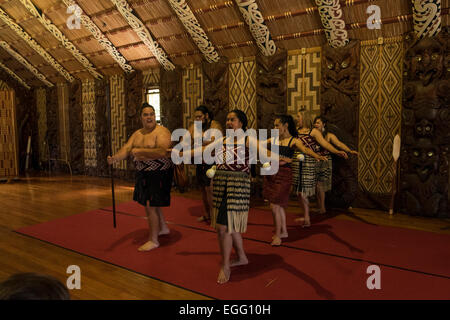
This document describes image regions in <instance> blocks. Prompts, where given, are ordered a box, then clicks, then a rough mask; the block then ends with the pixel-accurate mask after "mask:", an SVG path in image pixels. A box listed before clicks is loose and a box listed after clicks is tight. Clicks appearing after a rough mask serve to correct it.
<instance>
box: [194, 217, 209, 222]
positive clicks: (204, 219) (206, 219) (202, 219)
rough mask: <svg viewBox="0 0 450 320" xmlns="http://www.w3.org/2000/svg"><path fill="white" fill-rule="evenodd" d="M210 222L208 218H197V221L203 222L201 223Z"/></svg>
mask: <svg viewBox="0 0 450 320" xmlns="http://www.w3.org/2000/svg"><path fill="white" fill-rule="evenodd" d="M209 220H211V219H210V218H209V217H205V216H201V217H198V218H197V221H199V222H203V221H209Z"/></svg>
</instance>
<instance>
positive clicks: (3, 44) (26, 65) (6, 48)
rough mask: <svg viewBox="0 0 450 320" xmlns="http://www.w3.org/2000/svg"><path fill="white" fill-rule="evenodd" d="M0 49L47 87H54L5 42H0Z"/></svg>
mask: <svg viewBox="0 0 450 320" xmlns="http://www.w3.org/2000/svg"><path fill="white" fill-rule="evenodd" d="M0 47H2V48H3V49H5V50H6V51H7V52H8V53H9V54H10V55H11V56H13V57H14V58H16V60H17V61H19V62H20V63H21V64H23V65H24V67H25V68H27V69H28V70H29V71H31V72H32V73H33V74H34V75H35V76H36V77H37V78H38V79H39V80H41V81H42V82H43V83H45V84H46V85H47V87H49V88H51V87H53V86H54V84H53V83H51V82H50V81H48V80H47V78H46V77H45V76H44V75H43V74H42V73H40V72H39V71H38V70H37V69H36V68H35V67H33V66H32V65H31V64H30V63H29V62H28V61H27V60H26V59H25V58H24V57H22V56H21V55H20V54H19V53H17V52H16V51H15V50H14V49H13V48H11V46H10V45H9V44H7V43H6V42H5V41H0Z"/></svg>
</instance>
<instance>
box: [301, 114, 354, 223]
mask: <svg viewBox="0 0 450 320" xmlns="http://www.w3.org/2000/svg"><path fill="white" fill-rule="evenodd" d="M297 117H298V129H297V131H298V135H299V139H300V140H301V141H302V142H303V144H304V145H305V146H306V147H307V148H309V149H311V150H312V151H314V152H315V153H319V152H320V146H322V147H323V148H325V149H326V150H328V151H330V152H332V153H334V154H337V155H338V156H340V157H343V158H345V159H347V158H348V156H347V154H346V153H345V151H339V150H337V149H336V148H335V147H333V146H332V145H331V144H330V143H329V142H327V141H326V140H325V139H324V138H323V136H322V133H321V132H320V131H319V130H317V129H315V128H312V129H308V128H306V127H305V126H304V121H303V113H302V112H298V113H297ZM294 157H295V155H294ZM293 161H296V159H295V158H294V159H293ZM297 161H298V160H297ZM299 167H300V165H299ZM326 167H327V164H326V163H325V161H320V162H317V161H315V159H313V158H312V157H311V156H309V155H305V160H304V161H303V162H302V164H301V170H299V171H298V173H299V175H298V177H297V179H294V181H295V182H296V183H297V184H296V185H294V190H295V191H296V193H297V194H298V195H299V200H300V203H301V205H302V206H303V210H304V214H305V216H304V218H298V219H296V221H297V222H301V221H303V225H302V227H309V226H311V220H310V217H309V201H308V197H309V196H312V195H313V194H314V193H315V189H316V183H317V181H318V178H319V172H321V171H322V170H324V168H326ZM320 177H321V179H322V178H323V177H322V176H320Z"/></svg>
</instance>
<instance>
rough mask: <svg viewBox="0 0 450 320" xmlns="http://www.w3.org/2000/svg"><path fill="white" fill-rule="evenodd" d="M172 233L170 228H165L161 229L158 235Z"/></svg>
mask: <svg viewBox="0 0 450 320" xmlns="http://www.w3.org/2000/svg"><path fill="white" fill-rule="evenodd" d="M169 233H170V229H169V228H165V229H163V230H161V231H159V233H158V236H163V235H165V234H169Z"/></svg>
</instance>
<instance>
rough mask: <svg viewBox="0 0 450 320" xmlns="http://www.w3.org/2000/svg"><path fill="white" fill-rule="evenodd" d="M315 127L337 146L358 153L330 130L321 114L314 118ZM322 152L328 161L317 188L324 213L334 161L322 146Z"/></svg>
mask: <svg viewBox="0 0 450 320" xmlns="http://www.w3.org/2000/svg"><path fill="white" fill-rule="evenodd" d="M313 124H314V127H315V128H316V129H317V130H319V131H320V132H322V135H323V137H324V138H325V140H326V141H327V142H329V143H332V144H333V145H335V146H336V147H337V148H339V149H341V150H344V151H345V152H348V153H351V154H356V155H357V154H358V152H357V151H354V150H351V149H350V148H349V147H347V146H346V145H345V144H344V143H343V142H341V141H340V140H339V139H338V138H337V137H336V135H334V134H333V133H331V132H328V130H327V129H326V126H325V122H324V121H323V118H322V117H321V116H317V117H315V118H314V121H313ZM319 152H320V154H321V155H323V156H325V157H327V158H328V161H327V163H326V167H325V168H323V170H321V171H319V176H318V179H317V188H316V197H317V202H318V204H319V213H321V214H323V213H325V212H326V209H325V192H327V191H328V190H331V177H332V173H333V170H332V168H333V161H332V159H331V154H330V153H329V152H328V151H327V150H326V149H324V148H323V147H322V146H321V147H320V151H319Z"/></svg>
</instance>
